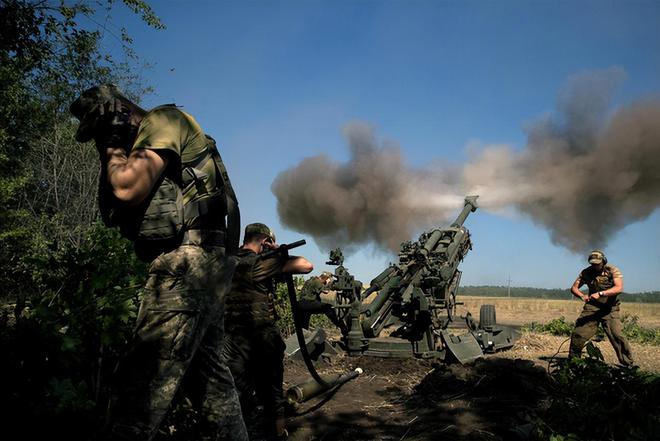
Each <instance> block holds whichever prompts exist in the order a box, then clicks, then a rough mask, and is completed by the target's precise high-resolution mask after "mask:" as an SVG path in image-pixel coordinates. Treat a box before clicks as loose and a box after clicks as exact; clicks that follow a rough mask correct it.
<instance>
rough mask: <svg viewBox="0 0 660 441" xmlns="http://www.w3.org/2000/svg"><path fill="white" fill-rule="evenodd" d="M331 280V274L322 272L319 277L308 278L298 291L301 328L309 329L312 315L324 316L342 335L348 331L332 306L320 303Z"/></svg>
mask: <svg viewBox="0 0 660 441" xmlns="http://www.w3.org/2000/svg"><path fill="white" fill-rule="evenodd" d="M331 280H332V273H329V272H327V271H324V272H323V273H322V274H321V275H320V276H316V277H310V278H309V279H307V280H306V281H305V283H304V284H303V287H302V289H301V290H300V301H299V302H298V309H299V310H300V316H301V321H302V323H301V326H302V327H303V328H305V329H309V321H310V319H311V317H312V314H325V315H326V316H327V317H328V319H330V321H331V322H332V323H333V324H334V325H335V326H336V327H338V328H339V330H340V331H341V333H342V334H346V333H347V332H348V329H346V325H345V324H344V322H342V321H341V320H339V317H337V312H336V311H335V309H334V308H333V307H332V305H331V304H329V303H324V302H323V301H321V294H322V293H324V292H328V291H329V287H328V285H329V284H330V281H331Z"/></svg>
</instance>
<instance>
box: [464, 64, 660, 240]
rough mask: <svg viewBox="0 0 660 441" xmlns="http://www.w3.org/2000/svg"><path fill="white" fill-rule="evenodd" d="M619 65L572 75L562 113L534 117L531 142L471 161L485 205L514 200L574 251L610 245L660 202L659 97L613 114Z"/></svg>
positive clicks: (468, 176)
mask: <svg viewBox="0 0 660 441" xmlns="http://www.w3.org/2000/svg"><path fill="white" fill-rule="evenodd" d="M622 77H623V72H622V71H621V70H620V69H616V68H613V69H608V70H605V71H600V72H592V73H584V74H580V75H577V76H575V77H573V78H571V79H570V80H569V82H568V84H567V86H566V87H565V89H564V90H563V91H562V93H561V94H560V95H559V101H558V109H557V113H556V114H555V115H554V116H553V117H548V118H545V119H543V120H541V121H538V122H537V123H535V124H533V125H532V126H531V127H530V128H529V130H528V143H527V147H526V149H524V150H523V151H521V152H514V151H513V150H510V149H506V148H499V149H488V148H487V149H485V150H484V151H483V152H481V154H480V155H479V157H478V158H476V159H475V160H473V161H471V162H470V163H469V164H467V165H466V166H465V168H464V175H463V178H464V181H463V182H464V185H465V186H466V187H467V188H469V189H470V191H472V192H475V193H476V194H481V195H482V197H481V198H480V202H481V203H482V206H484V208H487V209H491V210H495V211H496V210H501V209H503V208H505V207H506V206H513V207H515V208H517V209H518V210H519V211H520V212H522V213H524V214H526V215H528V216H530V217H531V218H532V219H533V220H534V222H535V223H537V224H539V225H541V226H543V227H545V228H546V229H548V230H549V232H550V236H551V239H552V241H553V242H554V243H555V244H558V245H562V246H564V247H566V248H568V249H569V250H571V251H575V252H585V251H587V250H589V249H592V248H594V247H604V246H605V245H606V243H607V242H608V240H609V239H611V238H612V236H613V234H614V233H616V232H617V230H619V229H620V228H622V227H624V226H626V225H628V224H630V223H632V222H635V221H638V220H642V219H644V218H646V217H647V216H649V215H650V214H651V213H652V212H653V211H654V210H655V209H656V208H657V207H658V206H659V205H660V101H657V100H655V101H653V100H649V101H644V102H637V103H634V104H632V105H629V106H626V107H622V108H620V109H618V110H617V111H616V112H614V113H613V114H612V115H611V116H609V117H608V113H607V111H608V108H609V105H610V98H611V95H612V91H613V90H614V87H615V86H616V85H617V84H618V82H619V81H620V80H621V78H622Z"/></svg>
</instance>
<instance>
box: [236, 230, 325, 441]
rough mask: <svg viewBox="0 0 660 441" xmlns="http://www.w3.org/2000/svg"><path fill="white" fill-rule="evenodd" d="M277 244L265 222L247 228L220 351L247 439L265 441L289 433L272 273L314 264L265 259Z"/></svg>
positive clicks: (301, 271)
mask: <svg viewBox="0 0 660 441" xmlns="http://www.w3.org/2000/svg"><path fill="white" fill-rule="evenodd" d="M276 248H277V245H276V244H275V235H274V234H273V232H272V231H271V230H270V228H268V227H267V226H266V225H264V224H261V223H255V224H250V225H248V226H246V227H245V237H244V240H243V246H242V247H241V248H240V250H239V251H238V255H237V257H238V264H237V266H236V272H235V273H234V278H233V281H232V288H231V291H230V293H229V295H228V296H227V312H226V317H225V329H226V333H227V334H226V338H225V346H224V352H223V355H224V356H225V358H226V360H227V364H228V365H229V368H230V369H231V372H232V375H233V376H234V380H235V381H236V388H237V389H238V393H239V395H240V400H241V407H242V409H243V415H244V416H245V420H246V423H247V424H248V429H249V432H250V435H251V437H252V436H254V437H255V438H261V436H260V435H261V433H262V432H263V434H264V435H265V437H266V439H273V440H275V439H285V438H286V437H287V432H286V429H285V422H286V421H285V417H284V410H285V409H284V405H285V399H284V391H283V386H282V382H283V377H284V364H283V363H284V349H285V344H284V340H283V339H282V337H281V335H280V332H279V330H278V328H277V326H276V321H277V315H276V312H275V303H274V300H275V284H274V280H273V277H277V276H281V275H282V274H286V273H289V274H306V273H309V272H310V271H312V269H313V268H314V267H313V266H312V264H311V263H310V262H309V261H307V259H305V258H304V257H298V256H289V257H285V256H284V255H283V254H280V253H269V254H268V257H265V258H264V255H263V253H264V252H267V251H270V250H274V249H276ZM255 398H256V399H257V400H258V401H259V404H261V405H262V406H263V417H262V418H257V415H256V411H257V403H256V402H255ZM259 420H261V421H259ZM260 426H261V427H260Z"/></svg>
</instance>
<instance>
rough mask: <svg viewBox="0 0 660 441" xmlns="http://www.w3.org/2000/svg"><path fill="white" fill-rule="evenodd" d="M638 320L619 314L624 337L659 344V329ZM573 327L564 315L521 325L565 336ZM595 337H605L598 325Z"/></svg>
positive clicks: (530, 330) (525, 329) (638, 341)
mask: <svg viewBox="0 0 660 441" xmlns="http://www.w3.org/2000/svg"><path fill="white" fill-rule="evenodd" d="M638 320H639V317H638V316H636V315H632V314H627V313H625V314H623V315H622V316H621V323H622V324H623V334H624V335H625V336H626V338H627V339H628V340H629V341H631V342H636V343H643V344H651V345H656V346H660V329H651V328H644V327H642V326H640V325H639V324H638V323H637V322H638ZM573 329H575V325H574V324H573V323H568V322H567V321H566V319H565V318H564V316H562V317H560V318H558V319H554V320H551V321H549V322H548V323H545V324H542V323H536V322H533V323H530V324H526V325H524V326H523V327H522V330H523V331H529V332H542V333H546V334H552V335H559V336H566V337H568V336H570V335H571V334H572V333H573ZM596 338H597V339H604V338H605V332H604V331H603V328H602V327H600V326H599V327H598V332H597V333H596Z"/></svg>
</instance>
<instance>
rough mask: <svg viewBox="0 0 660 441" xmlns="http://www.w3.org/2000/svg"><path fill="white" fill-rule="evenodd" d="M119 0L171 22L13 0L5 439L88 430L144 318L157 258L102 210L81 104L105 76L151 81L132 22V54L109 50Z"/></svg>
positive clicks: (104, 6)
mask: <svg viewBox="0 0 660 441" xmlns="http://www.w3.org/2000/svg"><path fill="white" fill-rule="evenodd" d="M117 5H120V6H122V7H128V8H130V9H131V10H132V11H133V12H135V13H137V14H139V15H140V16H141V17H142V18H143V20H144V21H145V22H146V24H147V25H149V26H152V27H155V28H163V25H162V24H161V23H160V21H159V20H158V18H157V17H156V16H155V15H154V13H153V11H152V10H151V8H150V7H149V6H148V5H147V4H146V3H145V2H143V1H141V0H123V1H114V0H107V1H100V0H99V1H95V2H82V1H74V2H67V1H64V0H60V1H36V0H0V284H1V285H2V287H3V290H2V295H1V297H0V300H2V301H3V302H2V303H3V304H2V306H3V308H2V310H0V353H2V354H3V362H2V363H0V378H1V379H2V384H0V388H2V390H3V394H4V395H3V396H4V397H5V398H4V399H3V400H2V401H1V402H0V414H2V415H3V417H5V421H7V422H9V423H10V424H8V425H5V426H4V427H3V438H7V439H45V438H46V437H48V438H55V437H60V436H61V437H63V438H66V439H86V438H88V437H89V436H90V434H91V432H92V431H93V430H94V429H95V428H98V427H99V425H100V423H101V421H102V416H103V413H104V408H105V405H104V403H105V402H106V401H107V400H106V398H107V391H108V378H109V376H110V373H111V371H112V370H113V368H114V365H115V364H116V361H117V359H118V356H119V354H121V353H122V352H123V350H124V347H125V344H126V341H127V339H128V337H129V335H130V333H131V329H132V327H133V322H134V317H135V314H136V308H137V304H138V301H139V297H140V292H141V287H142V285H143V281H144V277H145V272H146V267H145V264H144V263H142V262H139V261H138V260H137V259H136V257H135V254H134V252H133V250H132V246H131V244H130V243H129V242H127V241H125V240H124V239H121V238H120V237H119V235H118V233H117V232H116V231H114V230H110V229H107V228H105V227H104V226H102V225H100V224H99V223H98V222H96V218H97V214H96V212H97V210H96V206H95V199H96V195H95V194H96V188H97V185H98V184H97V181H98V171H99V165H98V158H97V156H96V155H97V153H96V151H95V149H94V148H93V146H91V145H81V144H78V143H76V142H74V140H73V134H74V132H75V129H76V123H75V121H72V119H71V116H70V115H69V112H68V106H69V103H70V102H71V101H72V100H73V99H74V97H75V96H76V95H77V94H78V93H80V91H82V90H84V89H85V88H87V87H89V86H91V85H93V84H98V83H101V82H114V83H116V84H119V85H120V86H122V88H123V89H124V90H125V91H126V92H127V94H128V95H129V96H131V97H132V98H133V99H135V100H136V101H139V97H140V96H142V95H143V94H144V93H146V92H147V91H148V88H147V87H145V86H144V85H143V84H142V81H141V79H140V77H139V76H138V75H136V74H135V73H134V72H136V71H140V70H137V69H136V70H134V69H132V66H133V65H135V64H136V63H138V59H137V57H135V55H134V54H133V53H132V51H131V48H130V46H131V39H130V37H129V35H128V32H127V31H126V30H125V29H123V28H119V29H118V31H117V32H112V33H113V34H115V35H116V38H117V39H118V40H119V41H121V43H122V47H123V49H124V55H122V56H121V57H122V58H123V60H122V61H116V60H115V59H114V58H113V57H112V56H110V54H108V53H105V52H104V51H103V50H102V49H101V42H102V41H103V34H104V33H110V32H111V28H110V26H111V24H110V23H111V20H110V21H108V20H105V18H104V17H105V16H107V17H111V11H112V10H113V8H114V7H115V6H117ZM99 18H103V19H101V20H99ZM95 23H106V24H105V25H103V26H101V25H97V24H95ZM7 302H9V303H10V304H13V305H15V306H14V307H13V310H14V311H13V313H10V311H9V309H8V308H7V305H6V304H5V303H7Z"/></svg>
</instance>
